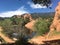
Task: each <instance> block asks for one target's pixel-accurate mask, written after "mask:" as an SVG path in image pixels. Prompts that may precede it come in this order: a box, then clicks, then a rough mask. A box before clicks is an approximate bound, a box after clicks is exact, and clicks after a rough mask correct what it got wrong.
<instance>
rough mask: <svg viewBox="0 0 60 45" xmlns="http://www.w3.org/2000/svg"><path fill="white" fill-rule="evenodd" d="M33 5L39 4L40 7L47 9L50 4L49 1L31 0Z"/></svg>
mask: <svg viewBox="0 0 60 45" xmlns="http://www.w3.org/2000/svg"><path fill="white" fill-rule="evenodd" d="M32 1H33V3H34V4H41V5H42V6H47V7H49V6H50V4H51V3H52V2H51V0H32Z"/></svg>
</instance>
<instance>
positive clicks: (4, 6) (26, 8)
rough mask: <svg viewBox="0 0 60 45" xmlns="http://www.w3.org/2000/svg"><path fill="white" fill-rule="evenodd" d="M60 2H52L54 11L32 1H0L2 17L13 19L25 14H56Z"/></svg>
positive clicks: (53, 0) (57, 0)
mask: <svg viewBox="0 0 60 45" xmlns="http://www.w3.org/2000/svg"><path fill="white" fill-rule="evenodd" d="M59 1H60V0H52V2H53V3H52V6H51V7H52V9H49V8H46V6H44V7H42V6H41V5H39V4H36V5H35V4H34V3H33V2H32V1H31V0H20V1H19V0H0V17H11V16H13V15H21V14H24V13H35V12H37V13H42V12H44V13H45V12H54V11H55V7H56V6H57V4H58V2H59Z"/></svg>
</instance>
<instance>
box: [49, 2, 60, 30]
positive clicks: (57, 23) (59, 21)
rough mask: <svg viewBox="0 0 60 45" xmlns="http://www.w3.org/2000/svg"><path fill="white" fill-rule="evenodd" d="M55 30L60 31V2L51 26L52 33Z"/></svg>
mask: <svg viewBox="0 0 60 45" xmlns="http://www.w3.org/2000/svg"><path fill="white" fill-rule="evenodd" d="M53 30H57V31H60V2H59V3H58V5H57V7H56V8H55V16H54V19H53V22H52V24H51V26H50V31H53Z"/></svg>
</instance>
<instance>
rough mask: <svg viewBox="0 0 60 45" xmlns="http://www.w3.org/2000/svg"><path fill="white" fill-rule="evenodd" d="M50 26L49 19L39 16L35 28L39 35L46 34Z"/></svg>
mask: <svg viewBox="0 0 60 45" xmlns="http://www.w3.org/2000/svg"><path fill="white" fill-rule="evenodd" d="M49 26H50V22H49V20H47V19H42V18H39V19H37V21H36V23H35V25H34V30H35V31H36V34H37V35H44V34H46V33H47V32H48V31H49Z"/></svg>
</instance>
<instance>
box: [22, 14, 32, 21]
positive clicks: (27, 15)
mask: <svg viewBox="0 0 60 45" xmlns="http://www.w3.org/2000/svg"><path fill="white" fill-rule="evenodd" d="M23 17H24V19H26V18H27V19H29V20H30V21H32V20H33V19H32V17H31V15H30V14H27V13H26V14H24V16H23Z"/></svg>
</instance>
